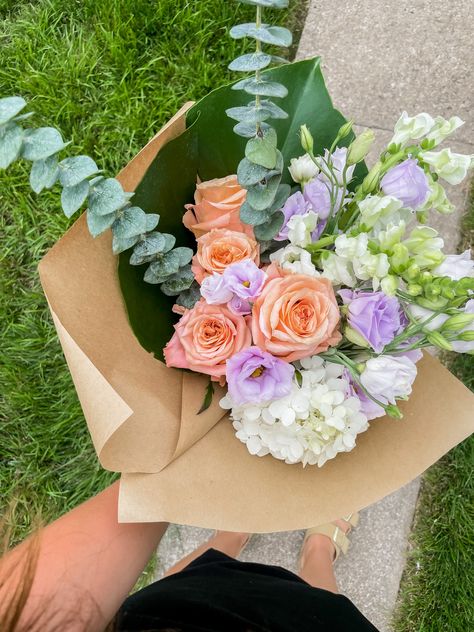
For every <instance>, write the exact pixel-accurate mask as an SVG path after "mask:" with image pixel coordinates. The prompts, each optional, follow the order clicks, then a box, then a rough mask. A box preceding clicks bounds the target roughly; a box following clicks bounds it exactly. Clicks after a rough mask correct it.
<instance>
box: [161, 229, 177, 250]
mask: <svg viewBox="0 0 474 632" xmlns="http://www.w3.org/2000/svg"><path fill="white" fill-rule="evenodd" d="M163 237H164V238H165V245H164V248H163V252H169V251H170V250H171V249H172V248H174V245H175V243H176V237H175V236H174V235H169V234H168V233H163Z"/></svg>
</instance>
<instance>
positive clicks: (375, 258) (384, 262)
mask: <svg viewBox="0 0 474 632" xmlns="http://www.w3.org/2000/svg"><path fill="white" fill-rule="evenodd" d="M352 265H353V267H354V273H355V275H356V277H357V278H358V279H360V280H361V281H369V280H371V281H372V287H373V290H374V292H375V291H377V290H378V288H379V286H380V281H381V279H383V278H384V277H386V276H387V274H388V271H389V270H390V263H389V261H388V257H387V255H386V254H385V253H384V252H381V253H379V254H378V255H373V254H371V253H370V252H367V253H365V255H363V256H362V257H355V258H354V259H353V262H352Z"/></svg>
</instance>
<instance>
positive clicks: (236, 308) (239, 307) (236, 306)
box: [227, 294, 252, 316]
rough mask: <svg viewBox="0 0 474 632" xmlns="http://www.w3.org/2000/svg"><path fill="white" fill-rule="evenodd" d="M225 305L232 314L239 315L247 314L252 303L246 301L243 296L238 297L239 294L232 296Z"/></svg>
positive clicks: (250, 309) (250, 310)
mask: <svg viewBox="0 0 474 632" xmlns="http://www.w3.org/2000/svg"><path fill="white" fill-rule="evenodd" d="M227 307H228V308H229V309H230V311H231V312H232V313H233V314H238V315H239V316H247V314H250V313H251V312H252V305H251V304H250V302H249V301H246V300H245V299H244V298H240V296H236V295H235V294H234V296H233V297H232V299H231V300H230V301H229V302H228V303H227Z"/></svg>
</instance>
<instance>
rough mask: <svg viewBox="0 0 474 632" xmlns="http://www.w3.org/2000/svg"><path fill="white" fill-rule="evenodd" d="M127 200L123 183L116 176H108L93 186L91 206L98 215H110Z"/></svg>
mask: <svg viewBox="0 0 474 632" xmlns="http://www.w3.org/2000/svg"><path fill="white" fill-rule="evenodd" d="M126 202H127V197H126V195H125V194H124V191H123V189H122V185H121V184H120V182H119V181H118V180H116V179H115V178H106V179H105V180H101V181H100V182H98V183H97V184H95V185H93V186H92V187H91V192H90V195H89V208H90V210H91V211H92V212H93V213H95V214H96V215H109V213H113V212H114V211H117V210H118V209H119V208H121V207H122V206H123V205H124V204H126Z"/></svg>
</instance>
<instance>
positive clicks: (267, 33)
mask: <svg viewBox="0 0 474 632" xmlns="http://www.w3.org/2000/svg"><path fill="white" fill-rule="evenodd" d="M229 35H230V36H231V37H233V38H234V39H240V38H242V37H252V38H253V39H255V40H258V41H259V42H263V43H265V44H273V45H275V46H284V47H285V48H287V47H288V46H291V43H292V41H293V36H292V34H291V31H289V30H288V29H286V28H284V27H282V26H270V25H268V24H262V25H261V26H260V27H257V25H256V24H255V22H249V23H247V24H238V25H237V26H233V27H232V28H231V29H230V31H229Z"/></svg>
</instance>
